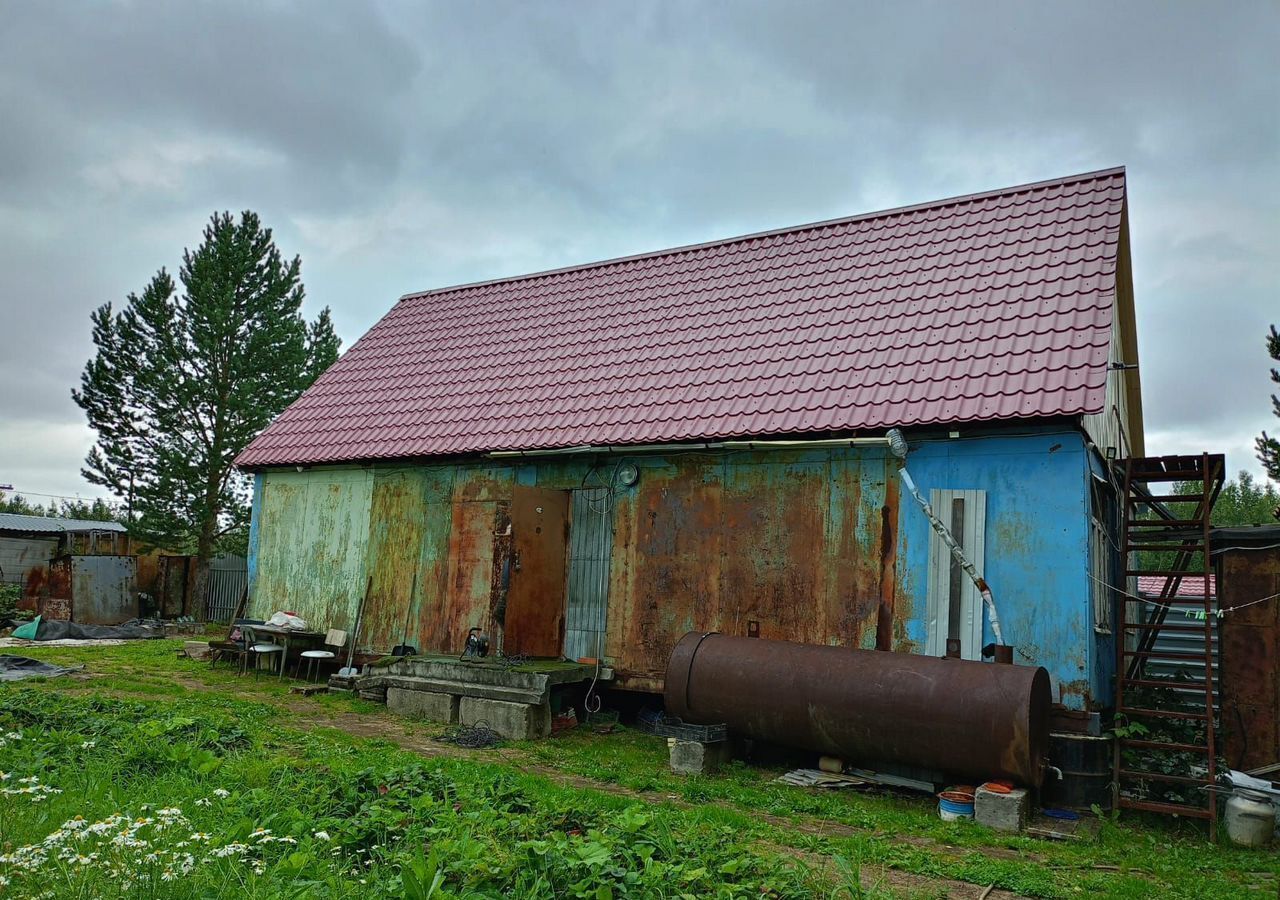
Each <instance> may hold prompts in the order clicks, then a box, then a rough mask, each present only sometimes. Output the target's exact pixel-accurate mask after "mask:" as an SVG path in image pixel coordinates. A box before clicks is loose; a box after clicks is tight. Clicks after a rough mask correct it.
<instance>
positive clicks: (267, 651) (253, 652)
mask: <svg viewBox="0 0 1280 900" xmlns="http://www.w3.org/2000/svg"><path fill="white" fill-rule="evenodd" d="M244 631H245V640H246V643H247V644H248V647H249V649H248V652H247V653H245V655H244V656H245V664H246V665H248V664H249V662H250V661H252V663H253V677H254V680H255V681H256V680H257V678H258V659H259V658H260V657H263V656H266V657H270V656H273V655H274V654H276V653H279V654H280V665H281V666H284V645H283V644H271V643H263V642H259V641H258V639H257V636H256V635H255V634H254V633H253V626H252V625H246V626H245V627H244Z"/></svg>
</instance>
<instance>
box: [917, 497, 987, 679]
mask: <svg viewBox="0 0 1280 900" xmlns="http://www.w3.org/2000/svg"><path fill="white" fill-rule="evenodd" d="M929 503H930V505H932V506H933V511H934V513H935V514H936V515H937V516H938V518H939V519H941V520H942V523H943V524H944V525H946V526H947V528H948V529H949V530H950V531H951V535H952V537H954V538H955V540H956V543H957V544H959V545H960V547H961V548H962V549H963V550H964V552H965V556H967V557H968V558H969V560H970V561H971V562H972V563H973V565H974V568H976V569H977V570H978V574H979V575H982V574H984V572H983V564H984V554H985V550H986V527H987V492H986V491H954V490H932V491H930V492H929ZM928 594H929V621H928V640H927V643H926V649H925V652H926V653H927V654H928V655H930V656H942V655H944V654H945V653H946V652H947V638H958V639H959V641H960V655H961V656H962V657H964V658H965V659H980V658H981V657H982V621H983V615H982V595H981V594H979V593H978V589H977V588H976V587H974V584H973V582H972V581H971V580H970V578H969V576H968V575H966V574H965V572H964V570H963V569H962V568H961V567H960V564H959V563H957V562H956V560H955V558H954V557H953V556H952V555H951V550H950V549H949V548H948V547H947V545H946V543H944V542H943V540H942V538H940V537H939V536H938V534H937V533H936V532H931V533H930V535H929V584H928Z"/></svg>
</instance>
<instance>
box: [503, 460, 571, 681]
mask: <svg viewBox="0 0 1280 900" xmlns="http://www.w3.org/2000/svg"><path fill="white" fill-rule="evenodd" d="M568 525H569V492H568V491H553V490H547V489H546V488H535V487H524V486H522V485H517V486H516V487H515V488H514V489H513V491H512V495H511V586H510V588H509V589H508V591H507V610H506V616H505V618H504V620H503V641H502V646H503V652H504V653H506V654H507V655H508V656H514V655H516V654H519V655H522V656H541V657H559V656H560V648H561V646H562V644H563V641H564V611H565V545H566V543H567V540H566V538H567V532H568Z"/></svg>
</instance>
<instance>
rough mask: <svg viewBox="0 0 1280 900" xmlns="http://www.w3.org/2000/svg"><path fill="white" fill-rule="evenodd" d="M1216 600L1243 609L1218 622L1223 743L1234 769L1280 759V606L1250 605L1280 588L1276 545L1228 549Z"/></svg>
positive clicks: (1223, 562) (1251, 767)
mask: <svg viewBox="0 0 1280 900" xmlns="http://www.w3.org/2000/svg"><path fill="white" fill-rule="evenodd" d="M1217 584H1218V604H1219V606H1220V607H1221V608H1224V609H1227V608H1231V607H1235V606H1242V607H1243V608H1242V609H1240V610H1237V611H1234V612H1232V613H1230V614H1229V615H1225V616H1223V617H1222V619H1221V621H1220V622H1219V625H1218V640H1219V651H1220V654H1221V660H1220V663H1219V677H1220V683H1219V685H1218V690H1219V694H1220V696H1221V704H1222V731H1223V735H1222V742H1223V752H1224V754H1225V755H1226V758H1227V762H1228V763H1229V764H1230V766H1231V767H1232V768H1234V769H1253V768H1258V767H1260V766H1267V765H1271V764H1273V763H1276V762H1280V604H1277V603H1275V602H1271V603H1255V604H1253V605H1250V606H1244V604H1247V603H1251V602H1252V601H1254V600H1257V599H1258V598H1259V597H1269V596H1272V595H1274V594H1276V593H1277V592H1280V554H1277V553H1276V552H1275V551H1274V549H1241V550H1229V551H1227V552H1224V553H1223V554H1222V555H1221V557H1220V560H1219V568H1218V582H1217Z"/></svg>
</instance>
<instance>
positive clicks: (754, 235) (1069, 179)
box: [396, 166, 1125, 304]
mask: <svg viewBox="0 0 1280 900" xmlns="http://www.w3.org/2000/svg"><path fill="white" fill-rule="evenodd" d="M1123 174H1125V167H1124V166H1112V167H1110V168H1107V169H1095V170H1093V171H1090V172H1080V173H1077V174H1075V175H1064V176H1061V177H1059V178H1049V179H1045V180H1043V181H1031V182H1027V183H1026V184H1015V185H1010V186H1009V187H1003V188H995V189H993V190H987V191H977V192H974V193H969V194H958V195H956V196H954V197H944V198H943V199H941V200H929V201H926V202H924V203H911V204H907V205H906V206H895V207H890V208H889V209H880V210H874V211H872V212H865V213H855V214H853V215H850V216H838V217H836V218H834V219H822V220H819V221H817V222H807V223H804V224H800V225H790V226H787V227H784V228H770V229H767V230H765V231H754V232H750V233H748V234H740V235H735V236H733V237H726V238H715V239H713V240H709V241H701V242H698V243H693V244H681V245H679V246H676V247H667V248H664V249H661V250H649V251H646V252H643V253H632V254H629V255H626V256H614V257H610V258H608V259H601V260H595V261H593V262H586V263H576V264H574V265H568V266H559V267H557V268H554V269H542V270H540V271H536V272H527V273H524V274H520V275H508V276H504V277H502V278H486V279H483V280H481V281H468V282H464V283H462V284H454V285H446V286H444V287H438V288H431V289H429V290H425V291H411V292H409V293H407V294H402V295H401V296H400V299H399V300H397V301H396V303H397V304H399V303H403V302H404V301H405V300H416V299H418V298H420V297H434V296H439V295H440V294H452V293H454V292H456V291H464V290H469V289H471V288H478V287H488V286H491V285H495V284H509V283H513V282H517V281H533V280H534V279H538V278H548V277H550V276H552V275H566V274H568V273H570V272H582V271H588V270H590V269H602V268H604V267H606V266H612V265H618V264H620V263H627V262H637V261H639V260H642V259H659V258H661V257H664V256H675V255H677V254H680V253H688V252H691V251H693V250H707V249H710V248H712V247H722V246H725V245H728V244H737V243H741V242H743V241H751V240H757V239H759V238H766V237H776V236H778V235H782V234H799V233H800V232H804V231H813V230H816V229H819V228H829V227H831V226H833V225H847V224H851V223H853V222H866V221H871V220H873V219H880V218H887V217H889V216H898V215H903V214H904V213H911V212H920V211H921V210H926V209H942V208H944V207H947V206H959V205H960V204H962V203H972V202H973V201H975V200H987V199H990V198H992V197H1001V196H1005V195H1007V194H1017V193H1021V192H1023V191H1032V190H1039V189H1042V188H1049V187H1057V186H1059V185H1064V184H1073V183H1075V182H1080V181H1089V180H1094V179H1098V178H1101V177H1103V176H1110V175H1123Z"/></svg>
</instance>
